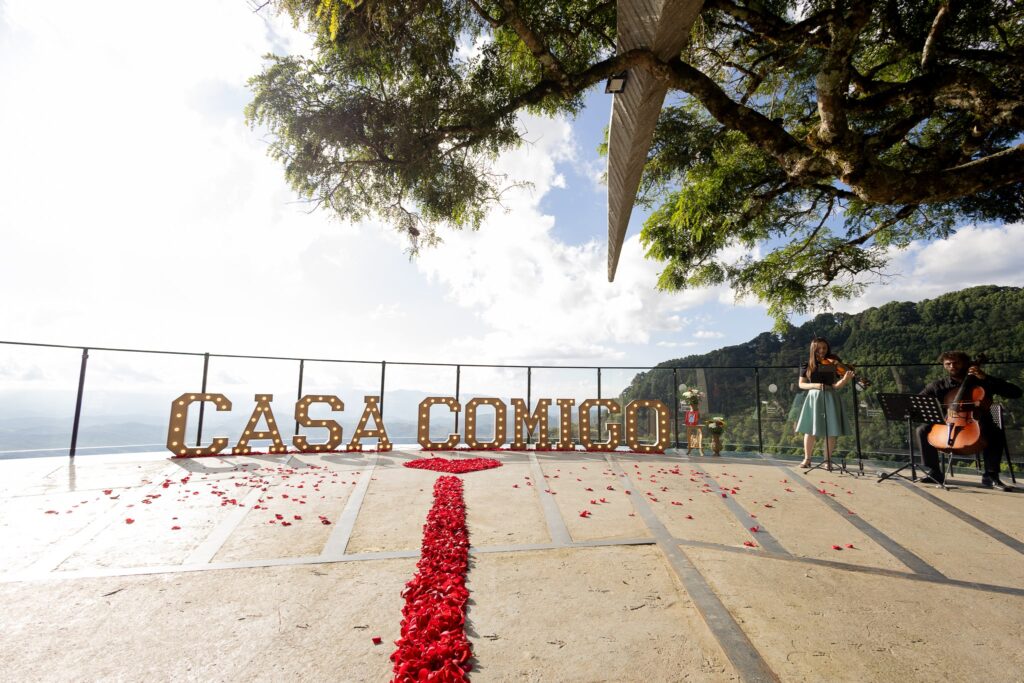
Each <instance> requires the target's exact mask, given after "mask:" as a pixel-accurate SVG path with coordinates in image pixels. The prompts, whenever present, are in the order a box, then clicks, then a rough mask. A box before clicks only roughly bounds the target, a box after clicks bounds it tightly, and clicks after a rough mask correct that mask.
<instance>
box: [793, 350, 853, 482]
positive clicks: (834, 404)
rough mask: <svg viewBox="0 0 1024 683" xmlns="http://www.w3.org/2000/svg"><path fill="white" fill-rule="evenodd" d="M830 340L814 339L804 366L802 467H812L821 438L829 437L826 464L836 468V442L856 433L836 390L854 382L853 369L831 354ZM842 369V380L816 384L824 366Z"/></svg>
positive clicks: (800, 426)
mask: <svg viewBox="0 0 1024 683" xmlns="http://www.w3.org/2000/svg"><path fill="white" fill-rule="evenodd" d="M831 351H832V350H831V347H830V346H829V343H828V340H826V339H823V338H821V337H815V338H814V339H812V340H811V349H810V355H809V357H808V359H807V362H806V363H804V364H803V365H801V366H800V384H799V386H800V388H801V389H803V390H804V391H806V392H807V398H806V399H805V400H804V404H803V407H802V408H801V409H800V415H799V417H798V418H797V423H796V431H797V432H800V433H802V434H803V435H804V459H803V462H801V463H800V466H801V467H810V466H811V455H813V454H814V446H815V444H816V443H817V440H818V437H822V436H823V437H825V445H824V449H823V450H824V452H825V462H826V464H827V467H828V469H830V470H831V469H832V452H833V451H834V450H835V447H836V439H837V437H840V436H845V435H847V434H850V433H852V431H853V429H852V427H851V424H850V416H849V414H848V413H847V411H845V410H844V409H843V404H842V401H840V400H839V396H838V395H837V394H836V391H835V390H836V389H842V388H843V387H844V386H846V384H847V383H848V382H850V381H851V380H853V370H851V369H850V368H848V367H844V366H841V365H839V359H838V358H837V357H836V356H834V355H833V354H832V352H831ZM829 365H834V366H838V367H842V369H843V371H844V372H842V373H841V374H840V373H838V372H837V373H836V374H838V375H840V376H839V380H838V381H837V382H835V383H834V384H826V383H822V382H817V381H815V382H812V381H811V380H812V378H813V377H814V375H815V372H816V371H818V370H820V369H821V368H822V367H823V366H829Z"/></svg>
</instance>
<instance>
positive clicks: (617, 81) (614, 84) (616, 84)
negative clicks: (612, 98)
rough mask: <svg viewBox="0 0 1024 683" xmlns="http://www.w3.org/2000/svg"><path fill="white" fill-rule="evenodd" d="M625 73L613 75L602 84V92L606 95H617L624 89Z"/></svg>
mask: <svg viewBox="0 0 1024 683" xmlns="http://www.w3.org/2000/svg"><path fill="white" fill-rule="evenodd" d="M626 74H627V72H626V71H623V72H622V73H618V74H615V75H614V76H612V77H611V78H609V79H608V82H607V83H605V84H604V92H605V94H608V95H617V94H619V93H621V92H622V91H623V90H625V89H626Z"/></svg>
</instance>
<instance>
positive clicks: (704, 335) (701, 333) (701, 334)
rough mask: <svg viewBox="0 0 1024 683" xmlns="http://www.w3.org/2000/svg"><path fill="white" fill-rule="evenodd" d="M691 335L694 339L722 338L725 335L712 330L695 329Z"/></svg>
mask: <svg viewBox="0 0 1024 683" xmlns="http://www.w3.org/2000/svg"><path fill="white" fill-rule="evenodd" d="M693 337H694V339H722V338H723V337H725V333H724V332H716V331H714V330H697V331H696V332H694V333H693Z"/></svg>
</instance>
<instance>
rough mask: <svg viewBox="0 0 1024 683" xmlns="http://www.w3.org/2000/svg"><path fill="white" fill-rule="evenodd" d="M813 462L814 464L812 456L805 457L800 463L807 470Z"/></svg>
mask: <svg viewBox="0 0 1024 683" xmlns="http://www.w3.org/2000/svg"><path fill="white" fill-rule="evenodd" d="M812 464H813V463H812V462H811V459H810V458H804V460H803V462H801V463H800V467H803V468H804V469H805V470H806V469H807V468H808V467H810V466H811V465H812Z"/></svg>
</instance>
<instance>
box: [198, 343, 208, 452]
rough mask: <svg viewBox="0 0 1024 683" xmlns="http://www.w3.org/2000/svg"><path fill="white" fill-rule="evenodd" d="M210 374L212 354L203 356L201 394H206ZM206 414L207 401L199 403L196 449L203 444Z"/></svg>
mask: <svg viewBox="0 0 1024 683" xmlns="http://www.w3.org/2000/svg"><path fill="white" fill-rule="evenodd" d="M209 374H210V354H209V353H204V354H203V388H202V389H200V393H203V394H205V393H206V378H207V377H208V376H209ZM205 413H206V401H200V402H199V429H198V430H196V448H199V446H200V445H202V443H203V416H204V414H205Z"/></svg>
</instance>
